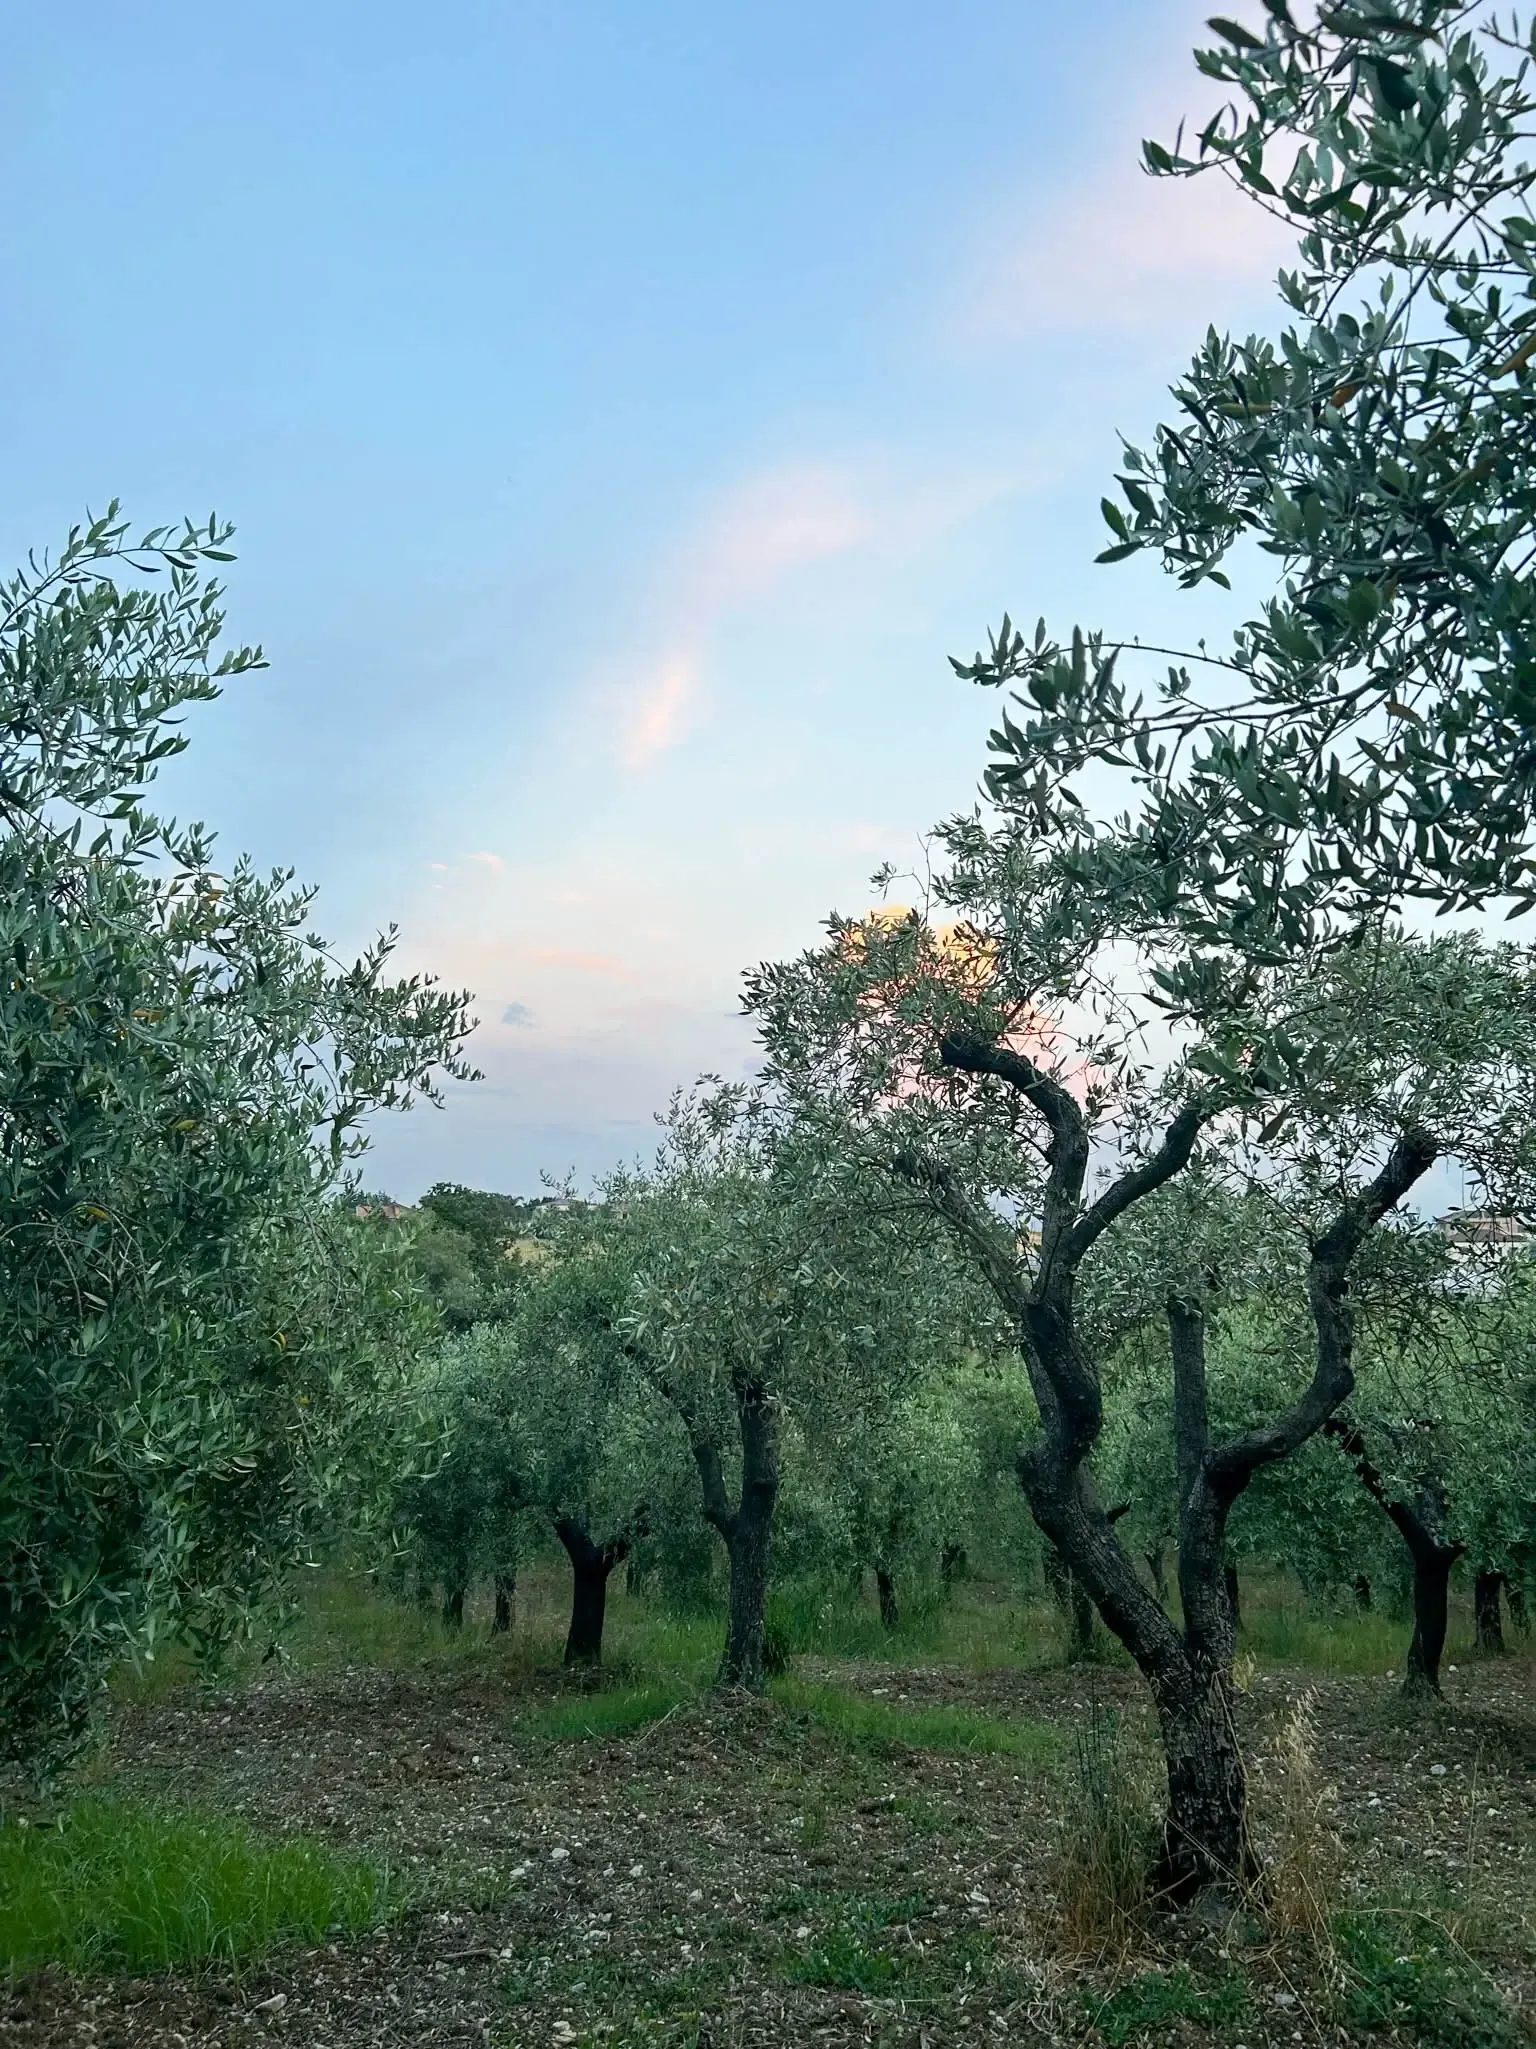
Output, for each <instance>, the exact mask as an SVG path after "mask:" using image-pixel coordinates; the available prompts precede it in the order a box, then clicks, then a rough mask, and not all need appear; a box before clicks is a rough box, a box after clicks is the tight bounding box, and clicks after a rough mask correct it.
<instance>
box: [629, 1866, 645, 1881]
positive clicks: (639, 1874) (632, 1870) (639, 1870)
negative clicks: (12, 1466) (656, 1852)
mask: <svg viewBox="0 0 1536 2049" xmlns="http://www.w3.org/2000/svg"><path fill="white" fill-rule="evenodd" d="M629 1875H630V1877H631V1878H644V1876H645V1866H644V1865H643V1864H631V1865H630V1867H629Z"/></svg>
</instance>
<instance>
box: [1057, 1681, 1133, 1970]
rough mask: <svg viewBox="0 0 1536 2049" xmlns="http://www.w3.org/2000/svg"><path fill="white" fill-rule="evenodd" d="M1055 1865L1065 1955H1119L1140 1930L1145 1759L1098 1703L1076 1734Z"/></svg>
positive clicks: (1060, 1936)
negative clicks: (1132, 1748)
mask: <svg viewBox="0 0 1536 2049" xmlns="http://www.w3.org/2000/svg"><path fill="white" fill-rule="evenodd" d="M1073 1767H1074V1768H1073V1772H1072V1776H1071V1779H1070V1780H1069V1782H1068V1797H1067V1803H1066V1810H1065V1812H1064V1814H1063V1816H1062V1841H1061V1848H1060V1850H1059V1852H1058V1855H1057V1860H1056V1873H1055V1877H1056V1885H1055V1892H1056V1917H1055V1933H1056V1936H1057V1940H1058V1943H1059V1945H1060V1948H1061V1950H1062V1952H1063V1954H1065V1955H1067V1956H1070V1957H1084V1956H1095V1957H1103V1956H1106V1955H1109V1956H1119V1955H1123V1954H1124V1953H1125V1951H1126V1950H1128V1949H1129V1948H1130V1947H1131V1946H1132V1944H1133V1942H1134V1941H1135V1938H1136V1936H1137V1934H1138V1932H1139V1928H1140V1920H1141V1916H1142V1913H1143V1912H1144V1910H1145V1908H1146V1904H1147V1877H1148V1872H1149V1870H1150V1867H1151V1863H1152V1856H1153V1850H1154V1847H1155V1843H1156V1824H1155V1803H1154V1800H1153V1789H1152V1785H1151V1780H1150V1775H1149V1773H1148V1770H1147V1768H1146V1765H1145V1763H1144V1762H1143V1761H1141V1760H1139V1759H1135V1758H1132V1757H1131V1756H1129V1755H1128V1754H1127V1751H1126V1748H1125V1745H1124V1743H1123V1741H1122V1739H1121V1733H1120V1725H1119V1719H1118V1717H1117V1716H1116V1715H1115V1714H1114V1712H1113V1710H1110V1709H1105V1708H1103V1707H1101V1706H1100V1705H1099V1703H1098V1702H1097V1701H1095V1702H1094V1703H1093V1706H1092V1708H1091V1710H1090V1712H1089V1715H1088V1719H1087V1721H1086V1722H1084V1723H1083V1724H1082V1725H1081V1726H1080V1727H1079V1729H1078V1731H1077V1736H1076V1744H1075V1751H1074V1757H1073Z"/></svg>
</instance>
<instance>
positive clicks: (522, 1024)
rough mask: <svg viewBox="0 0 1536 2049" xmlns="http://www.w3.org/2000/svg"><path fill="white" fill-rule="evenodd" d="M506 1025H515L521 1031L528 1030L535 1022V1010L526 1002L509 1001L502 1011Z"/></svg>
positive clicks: (502, 1018)
mask: <svg viewBox="0 0 1536 2049" xmlns="http://www.w3.org/2000/svg"><path fill="white" fill-rule="evenodd" d="M501 1021H502V1023H503V1024H504V1025H514V1026H515V1027H516V1028H517V1030H519V1031H527V1030H528V1029H529V1027H530V1026H531V1025H532V1023H533V1012H532V1011H531V1010H530V1009H529V1008H528V1006H527V1004H526V1003H509V1004H508V1005H507V1007H506V1009H505V1010H504V1011H503V1012H502V1013H501Z"/></svg>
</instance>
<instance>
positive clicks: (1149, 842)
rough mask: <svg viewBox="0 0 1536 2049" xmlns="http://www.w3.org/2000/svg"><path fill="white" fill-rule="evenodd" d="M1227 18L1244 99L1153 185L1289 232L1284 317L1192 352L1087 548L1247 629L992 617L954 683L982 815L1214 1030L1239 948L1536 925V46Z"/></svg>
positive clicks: (1306, 948) (1240, 956)
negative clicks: (1408, 905)
mask: <svg viewBox="0 0 1536 2049" xmlns="http://www.w3.org/2000/svg"><path fill="white" fill-rule="evenodd" d="M1304 15H1305V18H1303V16H1304ZM1211 26H1212V28H1213V30H1215V32H1216V35H1217V38H1218V41H1217V42H1216V44H1215V45H1214V46H1213V47H1211V48H1209V49H1205V50H1202V51H1200V52H1198V53H1197V62H1198V64H1199V66H1200V68H1201V70H1202V71H1203V72H1205V73H1206V74H1207V76H1208V77H1210V78H1211V79H1213V80H1215V81H1217V82H1218V83H1219V84H1220V85H1222V86H1224V87H1227V88H1229V89H1230V97H1229V99H1228V101H1227V102H1226V104H1225V106H1224V108H1223V110H1222V111H1221V112H1219V113H1218V114H1217V115H1215V116H1214V117H1213V118H1212V119H1211V120H1210V121H1208V122H1207V123H1206V124H1205V125H1204V126H1203V127H1202V128H1201V129H1200V131H1199V132H1198V134H1191V135H1187V136H1186V135H1185V134H1183V133H1182V132H1181V134H1180V136H1179V138H1178V139H1177V141H1176V142H1175V143H1174V144H1172V145H1171V146H1163V145H1161V144H1157V143H1148V144H1147V145H1146V146H1145V148H1146V163H1147V168H1148V169H1149V171H1151V172H1152V173H1153V174H1154V175H1156V176H1159V177H1177V178H1188V177H1225V178H1227V179H1229V180H1230V181H1231V182H1232V183H1234V184H1235V185H1236V186H1237V188H1238V189H1239V190H1240V191H1241V192H1243V193H1244V194H1245V195H1246V196H1247V197H1248V198H1249V200H1250V201H1251V202H1252V204H1253V206H1254V207H1255V208H1256V209H1263V210H1264V211H1265V212H1266V213H1268V214H1270V215H1271V216H1274V217H1276V218H1278V219H1280V220H1282V221H1284V222H1285V223H1286V224H1288V225H1289V226H1290V227H1292V228H1293V229H1294V231H1295V233H1296V237H1297V253H1296V259H1295V262H1294V266H1293V267H1291V268H1289V269H1286V270H1284V271H1282V273H1281V275H1280V280H1279V290H1280V295H1281V299H1282V302H1283V312H1284V319H1283V324H1281V325H1280V327H1279V331H1278V332H1277V333H1275V334H1273V335H1267V334H1254V335H1250V336H1248V337H1247V338H1246V339H1242V340H1238V339H1235V338H1234V337H1232V336H1229V335H1224V334H1219V333H1217V332H1215V331H1214V330H1212V331H1211V332H1210V333H1208V334H1207V336H1206V338H1205V340H1204V342H1203V343H1202V345H1201V346H1200V348H1199V350H1198V351H1197V353H1196V354H1195V356H1194V357H1193V359H1192V361H1191V362H1190V365H1189V368H1188V371H1187V372H1186V374H1185V375H1184V377H1183V378H1182V379H1180V380H1179V382H1178V383H1177V384H1175V385H1174V387H1173V389H1172V394H1171V395H1172V400H1173V411H1172V415H1171V417H1170V418H1169V419H1168V420H1167V421H1166V423H1165V424H1163V425H1161V426H1159V427H1158V428H1157V430H1156V432H1155V434H1154V436H1153V437H1152V440H1151V442H1150V444H1146V445H1134V444H1132V443H1129V442H1128V443H1127V444H1126V446H1125V450H1124V457H1123V461H1122V465H1121V469H1120V473H1119V474H1118V476H1117V478H1116V480H1115V493H1114V496H1112V497H1108V498H1106V499H1105V500H1104V516H1105V519H1106V520H1107V522H1108V524H1109V527H1110V530H1111V536H1112V543H1111V546H1110V547H1109V548H1108V549H1107V550H1106V551H1105V553H1104V555H1103V556H1101V558H1100V559H1101V560H1105V561H1116V560H1120V559H1122V558H1125V557H1128V556H1132V555H1138V554H1148V555H1151V556H1152V557H1154V558H1155V559H1158V560H1160V561H1161V563H1162V564H1163V566H1164V568H1165V569H1166V570H1167V571H1168V573H1169V574H1170V575H1171V576H1173V577H1174V578H1175V579H1176V580H1177V581H1178V582H1179V584H1180V585H1181V586H1182V587H1184V588H1185V589H1187V590H1190V591H1191V592H1197V591H1198V590H1199V589H1200V587H1201V586H1202V585H1204V584H1207V583H1212V582H1214V583H1219V584H1223V585H1226V584H1228V582H1229V577H1230V578H1231V579H1235V589H1234V595H1235V596H1237V597H1238V598H1239V600H1240V601H1242V602H1245V603H1246V605H1247V607H1248V609H1247V615H1246V618H1245V620H1244V623H1243V624H1242V625H1241V626H1240V627H1239V628H1238V630H1237V631H1236V632H1235V633H1233V634H1232V635H1231V636H1230V637H1225V636H1222V635H1218V634H1216V633H1215V632H1214V631H1207V628H1206V626H1205V624H1204V623H1203V622H1202V621H1200V620H1199V619H1198V618H1197V617H1194V618H1192V621H1191V627H1190V629H1189V634H1188V638H1187V639H1186V640H1185V641H1184V642H1183V644H1182V646H1179V647H1173V648H1167V647H1162V648H1151V647H1144V646H1142V645H1141V644H1140V643H1138V642H1135V641H1130V642H1118V643H1116V642H1112V641H1111V640H1109V639H1108V638H1106V637H1105V636H1104V635H1103V634H1101V633H1096V632H1092V631H1084V630H1083V629H1081V628H1078V629H1074V630H1073V631H1072V632H1071V633H1070V634H1068V635H1067V636H1066V637H1065V638H1062V637H1060V636H1057V635H1055V634H1053V633H1052V632H1051V631H1050V630H1049V629H1048V628H1047V627H1046V625H1045V623H1044V622H1043V621H1042V622H1041V624H1040V627H1039V628H1038V630H1037V631H1036V633H1035V634H1034V636H1033V637H1026V636H1025V635H1024V634H1022V633H1020V632H1019V631H1018V630H1017V629H1016V628H1015V627H1014V626H1013V625H1012V624H1011V623H1010V622H1009V621H1008V620H1006V619H1005V620H1004V622H1003V624H1002V626H1001V628H1000V629H999V630H998V631H997V632H996V633H994V634H993V635H992V636H991V640H990V645H989V648H988V650H987V651H985V652H983V653H979V654H977V655H976V657H975V658H974V659H973V660H971V661H968V662H964V663H959V664H957V667H958V668H959V670H960V673H961V674H962V675H965V676H968V677H972V678H974V679H975V680H976V681H978V682H980V683H983V684H986V685H991V686H996V687H1001V688H1004V689H1006V690H1007V691H1009V692H1010V701H1009V707H1008V709H1007V710H1006V711H1005V712H1004V714H1003V716H1002V718H1001V720H1000V722H999V725H998V729H997V731H996V733H995V734H994V736H993V762H992V767H991V769H990V771H989V776H988V781H989V785H990V788H991V790H992V793H993V795H994V797H995V799H996V800H997V802H998V803H999V804H1001V805H1003V806H1004V807H1006V808H1007V809H1008V811H1009V812H1010V813H1011V815H1012V816H1014V817H1015V818H1016V819H1017V821H1018V824H1019V827H1020V830H1021V832H1023V833H1024V834H1026V835H1027V836H1028V837H1029V838H1031V839H1032V840H1035V841H1038V842H1039V843H1041V844H1043V845H1045V846H1048V847H1049V848H1051V849H1052V851H1053V853H1054V855H1055V857H1056V858H1058V859H1059V860H1061V861H1062V862H1063V863H1064V864H1065V866H1066V867H1067V869H1068V870H1069V872H1071V873H1072V874H1073V875H1075V876H1076V877H1077V878H1078V880H1079V882H1080V884H1081V886H1082V887H1083V888H1084V889H1085V890H1087V891H1089V892H1091V893H1094V894H1103V893H1105V892H1111V893H1113V894H1114V895H1115V896H1116V897H1117V898H1118V899H1119V900H1120V902H1121V905H1122V908H1123V910H1124V912H1125V915H1126V916H1127V917H1128V918H1131V919H1134V920H1135V921H1136V922H1137V923H1138V924H1139V926H1140V927H1141V928H1142V929H1143V930H1147V931H1154V930H1155V931H1159V932H1161V933H1162V934H1164V935H1165V937H1166V939H1167V940H1168V941H1169V942H1170V944H1171V946H1172V952H1171V955H1170V958H1169V960H1168V961H1167V963H1166V972H1167V977H1168V981H1167V987H1166V992H1165V993H1166V995H1167V999H1168V1001H1169V1002H1170V1004H1172V1005H1173V1006H1174V1007H1175V1008H1176V1009H1191V1010H1194V1011H1195V1012H1197V1013H1198V1012H1200V1011H1201V1010H1202V1008H1203V1009H1205V1010H1207V1011H1208V1010H1209V1007H1210V1005H1211V1003H1212V1002H1213V1000H1215V998H1216V996H1217V994H1218V992H1219V990H1220V987H1221V977H1220V975H1219V974H1218V973H1217V969H1218V967H1219V966H1220V965H1222V964H1225V965H1227V966H1228V967H1229V968H1230V967H1231V958H1232V956H1233V955H1234V954H1235V955H1236V957H1237V960H1238V962H1239V963H1241V962H1243V961H1249V960H1257V961H1261V962H1262V961H1266V960H1276V959H1295V958H1298V957H1300V956H1302V955H1305V954H1307V953H1308V952H1310V951H1311V950H1312V949H1313V948H1315V947H1316V946H1317V945H1318V944H1320V943H1324V942H1326V941H1328V940H1330V939H1332V938H1336V937H1337V936H1338V935H1339V934H1340V933H1341V932H1346V931H1349V930H1352V929H1354V928H1355V927H1357V926H1358V925H1359V924H1360V922H1361V921H1362V920H1367V921H1368V920H1370V919H1374V918H1378V917H1380V916H1381V915H1382V914H1383V913H1384V912H1388V911H1391V910H1392V909H1394V908H1395V907H1398V906H1400V905H1401V904H1402V903H1403V902H1404V901H1405V900H1407V899H1410V898H1417V899H1421V900H1424V901H1427V902H1430V903H1433V904H1435V905H1443V906H1451V907H1465V906H1473V905H1493V904H1498V903H1501V902H1502V903H1504V904H1506V905H1507V906H1508V907H1510V908H1511V909H1512V910H1515V911H1521V910H1529V909H1530V908H1531V907H1532V906H1533V905H1536V864H1533V837H1532V818H1533V808H1536V581H1533V572H1536V541H1533V534H1536V216H1533V211H1532V204H1531V199H1532V187H1533V182H1536V165H1533V163H1532V161H1531V154H1530V144H1531V135H1532V125H1533V114H1536V97H1533V91H1532V84H1531V73H1530V58H1531V56H1532V55H1533V53H1536V26H1533V25H1530V24H1527V25H1526V26H1525V27H1522V26H1521V25H1520V24H1519V22H1518V21H1517V20H1515V19H1512V18H1511V17H1509V16H1508V15H1507V14H1506V13H1505V11H1504V10H1502V9H1497V10H1496V9H1494V8H1493V7H1491V6H1488V5H1485V4H1478V0H1474V4H1467V0H1393V4H1392V5H1383V6H1375V5H1371V6H1366V5H1360V6H1353V5H1343V4H1340V5H1331V4H1330V5H1327V6H1322V7H1319V8H1317V9H1316V10H1311V9H1307V10H1303V9H1302V8H1301V7H1300V6H1299V5H1298V6H1297V7H1295V8H1292V7H1291V6H1290V5H1289V4H1288V0H1264V4H1263V8H1262V11H1261V12H1260V11H1258V10H1254V12H1253V15H1252V17H1251V20H1250V21H1229V20H1225V19H1218V20H1215V21H1213V22H1212V24H1211ZM1196 603H1197V601H1196V600H1194V599H1192V600H1191V604H1192V607H1194V606H1195V605H1196ZM1090 768H1092V769H1094V771H1095V774H1094V776H1093V777H1089V778H1087V779H1086V780H1085V775H1086V772H1087V771H1088V770H1089V769H1090ZM1106 772H1107V773H1108V774H1109V776H1110V779H1111V781H1112V782H1114V783H1116V784H1118V788H1119V792H1120V798H1121V799H1123V804H1122V807H1121V808H1119V809H1118V810H1117V809H1116V808H1115V803H1116V800H1113V799H1112V800H1110V801H1109V802H1108V803H1100V802H1099V801H1098V799H1099V798H1100V797H1101V796H1102V794H1103V788H1104V784H1103V776H1104V774H1105V773H1106ZM1234 972H1236V973H1237V980H1238V982H1239V984H1240V982H1241V975H1240V972H1239V971H1234Z"/></svg>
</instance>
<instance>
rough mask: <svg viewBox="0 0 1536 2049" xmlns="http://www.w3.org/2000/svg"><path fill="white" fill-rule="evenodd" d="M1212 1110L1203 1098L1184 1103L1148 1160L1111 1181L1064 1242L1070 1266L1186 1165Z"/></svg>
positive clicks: (1211, 1106)
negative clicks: (1126, 1213)
mask: <svg viewBox="0 0 1536 2049" xmlns="http://www.w3.org/2000/svg"><path fill="white" fill-rule="evenodd" d="M1213 1110H1214V1106H1213V1105H1212V1104H1211V1103H1210V1102H1208V1101H1207V1100H1206V1099H1205V1098H1203V1097H1199V1096H1196V1097H1194V1098H1193V1099H1192V1100H1191V1101H1189V1102H1187V1103H1186V1104H1185V1105H1184V1107H1183V1108H1182V1109H1181V1110H1180V1111H1179V1113H1178V1115H1177V1116H1176V1117H1175V1118H1174V1120H1173V1122H1172V1123H1171V1124H1170V1125H1169V1127H1168V1129H1167V1130H1166V1131H1165V1132H1164V1134H1163V1141H1162V1144H1161V1145H1160V1146H1159V1147H1158V1149H1157V1151H1156V1152H1155V1153H1153V1154H1152V1156H1151V1158H1150V1159H1146V1160H1143V1161H1142V1162H1141V1164H1140V1166H1138V1167H1132V1168H1130V1169H1128V1170H1127V1172H1125V1173H1124V1174H1122V1175H1121V1176H1120V1178H1119V1179H1118V1180H1117V1181H1112V1182H1111V1183H1110V1184H1109V1186H1108V1188H1106V1189H1105V1191H1104V1193H1103V1194H1102V1195H1101V1196H1100V1197H1099V1199H1098V1201H1097V1202H1095V1203H1094V1204H1093V1205H1092V1206H1091V1207H1090V1208H1089V1209H1087V1210H1085V1211H1084V1213H1083V1215H1082V1216H1081V1217H1079V1219H1078V1220H1077V1222H1076V1224H1075V1225H1074V1226H1073V1228H1072V1233H1071V1236H1070V1237H1069V1238H1068V1240H1067V1260H1068V1263H1069V1264H1070V1265H1072V1266H1074V1267H1075V1266H1077V1265H1078V1264H1079V1262H1080V1261H1081V1260H1082V1258H1083V1255H1084V1254H1085V1253H1086V1252H1087V1251H1089V1249H1090V1248H1091V1247H1092V1246H1093V1244H1094V1243H1095V1242H1096V1240H1097V1239H1099V1238H1100V1237H1102V1236H1103V1234H1104V1232H1105V1231H1107V1230H1108V1229H1109V1226H1110V1225H1111V1224H1112V1223H1113V1222H1114V1221H1115V1218H1116V1217H1118V1216H1121V1215H1123V1214H1124V1212H1125V1211H1126V1210H1128V1209H1129V1208H1130V1207H1131V1205H1132V1203H1136V1202H1140V1201H1141V1199H1142V1197H1143V1196H1145V1195H1151V1194H1153V1193H1155V1191H1156V1190H1157V1189H1159V1188H1161V1187H1162V1185H1163V1183H1164V1182H1165V1181H1171V1180H1172V1179H1173V1177H1174V1175H1175V1174H1178V1173H1180V1172H1182V1170H1183V1169H1184V1168H1185V1167H1187V1166H1188V1165H1189V1156H1190V1154H1191V1153H1192V1152H1193V1151H1194V1149H1195V1140H1196V1139H1197V1138H1198V1137H1199V1136H1200V1131H1201V1127H1202V1126H1203V1125H1204V1124H1205V1123H1206V1121H1207V1119H1208V1118H1210V1117H1211V1115H1212V1114H1213Z"/></svg>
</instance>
